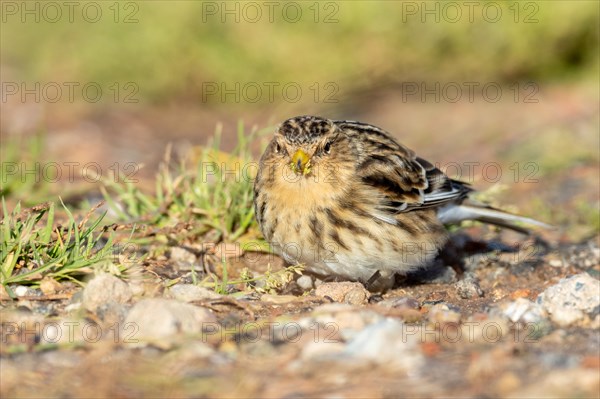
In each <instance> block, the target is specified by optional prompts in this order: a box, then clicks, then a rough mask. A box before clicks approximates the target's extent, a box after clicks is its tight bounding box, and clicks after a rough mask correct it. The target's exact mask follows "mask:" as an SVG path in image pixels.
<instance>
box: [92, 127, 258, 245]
mask: <svg viewBox="0 0 600 399" xmlns="http://www.w3.org/2000/svg"><path fill="white" fill-rule="evenodd" d="M263 133H264V130H263V131H261V130H258V129H254V130H253V131H252V132H250V134H245V132H244V126H243V124H242V123H240V125H239V128H238V135H237V138H238V142H237V146H236V147H235V148H234V149H233V151H232V152H231V153H225V152H223V151H221V150H220V147H221V143H220V138H221V130H220V128H217V131H216V133H215V136H214V138H213V139H212V143H211V144H209V145H208V146H207V147H204V148H200V149H197V151H192V152H191V153H190V154H187V155H186V156H185V157H184V158H183V159H181V160H179V161H175V160H173V159H172V158H171V151H170V148H169V149H168V150H167V155H166V157H165V161H164V162H163V163H162V164H161V165H160V166H159V172H158V173H157V175H156V179H155V188H154V191H153V192H151V193H145V192H144V191H143V190H142V189H141V188H140V187H139V186H137V185H135V184H134V183H132V182H118V181H115V180H114V179H110V178H108V179H106V180H105V182H104V183H105V186H104V187H103V188H102V193H103V195H104V198H105V199H106V201H107V203H108V205H109V207H110V209H111V211H112V212H114V214H115V215H116V216H117V218H118V219H119V220H120V221H125V222H131V221H144V222H146V223H149V224H151V225H156V226H167V225H173V224H175V223H178V222H184V221H190V220H195V221H198V222H199V223H198V226H197V231H196V232H195V233H196V234H197V235H202V234H204V233H207V232H208V231H213V232H214V233H213V238H214V239H215V241H228V242H233V241H238V240H240V239H241V238H242V237H243V236H244V235H246V234H248V233H250V234H251V235H252V236H254V237H256V234H253V233H256V228H257V225H256V220H255V218H254V207H253V196H254V194H253V184H254V177H255V174H256V172H257V168H258V164H257V162H256V161H254V160H253V157H252V155H251V154H250V149H249V148H250V143H252V142H253V141H254V140H256V139H257V137H259V136H261V135H262V134H263Z"/></svg>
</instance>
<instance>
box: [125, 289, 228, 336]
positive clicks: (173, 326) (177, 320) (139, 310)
mask: <svg viewBox="0 0 600 399" xmlns="http://www.w3.org/2000/svg"><path fill="white" fill-rule="evenodd" d="M216 321H217V320H216V318H215V316H214V314H213V313H212V312H210V311H209V310H208V309H205V308H201V307H198V306H194V305H190V304H188V303H183V302H179V301H176V300H174V299H162V298H153V299H144V300H141V301H140V302H138V303H136V304H135V305H134V306H133V308H131V310H130V311H129V314H128V315H127V318H126V320H125V326H129V325H135V327H136V329H135V334H134V335H135V336H132V337H131V338H132V339H135V340H141V341H144V340H148V341H152V340H156V339H161V338H165V337H169V336H171V335H175V334H179V333H199V332H201V331H202V328H203V326H204V325H205V324H207V323H210V324H211V325H212V324H214V325H215V326H216Z"/></svg>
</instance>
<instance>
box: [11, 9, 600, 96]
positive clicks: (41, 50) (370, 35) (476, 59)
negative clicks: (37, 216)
mask: <svg viewBox="0 0 600 399" xmlns="http://www.w3.org/2000/svg"><path fill="white" fill-rule="evenodd" d="M2 3H3V6H2V7H3V16H2V18H3V21H2V22H3V24H2V25H3V26H2V63H3V67H4V72H5V73H9V75H10V76H9V77H10V78H11V79H14V80H17V81H23V80H24V81H76V82H98V83H100V84H101V85H102V86H103V87H108V86H110V85H111V84H113V83H114V82H135V83H137V85H138V86H139V88H140V91H139V95H138V96H137V97H139V98H140V99H142V100H144V101H148V102H152V103H158V104H160V103H164V102H166V101H170V100H173V99H185V100H187V101H201V100H202V94H201V90H202V83H203V82H215V81H217V82H221V81H222V82H242V83H244V82H266V81H273V82H288V81H291V82H304V83H306V82H329V81H333V82H340V86H343V90H344V92H355V93H360V91H361V90H372V89H373V88H379V87H382V86H385V85H390V84H397V83H401V82H403V81H414V80H419V81H421V80H425V81H436V80H445V81H482V80H493V81H496V82H501V83H502V82H505V83H506V82H508V83H510V82H515V81H520V80H536V81H539V80H561V79H574V78H580V77H582V75H588V74H589V75H593V76H596V72H597V68H598V25H599V24H600V21H599V18H598V3H597V2H596V1H576V2H572V1H538V2H533V1H521V2H513V1H501V2H498V1H496V2H488V1H477V2H473V3H471V5H468V4H470V3H468V2H466V3H465V2H410V1H405V2H402V1H379V2H377V1H375V2H373V1H339V2H327V1H325V2H320V3H317V2H314V1H302V2H292V5H290V4H289V2H288V3H286V2H274V3H273V4H271V5H269V4H270V3H268V2H220V1H219V2H201V1H147V2H143V1H142V2H129V1H124V2H118V3H117V2H112V1H106V2H96V3H94V2H92V3H94V4H95V5H94V6H90V5H89V4H88V3H90V2H88V3H86V2H76V6H74V7H73V9H72V17H71V15H70V14H69V8H68V7H67V6H64V5H61V4H63V3H61V2H58V3H55V4H59V5H61V6H60V7H48V5H47V4H44V3H43V2H42V3H41V4H40V3H38V5H39V11H38V14H39V15H36V14H35V7H34V4H35V3H36V2H26V3H22V2H9V1H3V2H2ZM13 4H16V8H17V9H16V10H15V9H14V8H13V7H12V5H13ZM86 5H87V7H86ZM26 7H28V8H26ZM27 10H30V11H31V10H34V11H33V14H31V13H30V14H27ZM57 10H58V12H60V16H61V17H60V18H58V20H57V22H53V21H54V20H55V19H56V17H55V16H56V15H57V14H56V12H57ZM98 10H99V12H100V17H99V18H97V15H98ZM298 12H299V13H300V14H298ZM36 17H37V19H39V22H36ZM70 19H71V20H72V21H73V22H71V21H70ZM96 19H97V22H93V21H95V20H96ZM271 20H272V21H273V22H271ZM23 21H25V22H23ZM88 21H92V22H88ZM214 97H215V98H212V97H211V99H213V100H219V99H218V98H217V97H218V96H214ZM107 99H108V97H107ZM261 100H265V101H268V99H267V98H266V96H263V98H262V99H261ZM305 100H306V101H309V100H310V98H306V99H305ZM232 102H233V101H232Z"/></svg>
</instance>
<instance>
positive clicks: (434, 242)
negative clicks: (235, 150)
mask: <svg viewBox="0 0 600 399" xmlns="http://www.w3.org/2000/svg"><path fill="white" fill-rule="evenodd" d="M471 191H473V190H472V189H471V188H470V187H469V185H468V184H466V183H463V182H460V181H457V180H452V179H450V178H449V177H448V176H446V175H445V174H444V173H443V172H442V171H440V170H439V169H438V168H436V167H434V166H433V165H432V164H431V163H429V162H427V161H426V160H424V159H422V158H419V157H417V156H416V155H415V153H414V152H413V151H411V150H410V149H408V148H406V147H404V146H403V145H401V144H400V143H398V142H397V141H396V140H395V139H394V138H393V137H392V136H391V135H390V134H389V133H388V132H386V131H384V130H383V129H380V128H378V127H376V126H372V125H368V124H365V123H360V122H355V121H332V120H328V119H325V118H321V117H317V116H299V117H295V118H291V119H288V120H286V121H285V122H283V123H282V124H281V125H280V126H279V128H278V129H277V131H276V133H275V136H274V137H273V139H272V140H271V142H270V143H269V145H268V147H267V149H266V150H265V152H264V154H263V156H262V158H261V160H260V167H259V171H258V175H257V178H256V181H255V185H254V207H255V213H256V218H257V220H258V223H259V226H260V228H261V230H262V233H263V235H264V237H265V239H266V240H267V241H269V243H270V244H271V246H272V248H273V250H274V251H275V253H277V254H278V255H280V256H282V257H283V258H284V259H285V260H286V261H287V262H289V263H291V264H297V263H300V264H303V265H304V266H305V268H306V270H307V271H309V272H312V273H314V274H317V275H320V276H322V277H325V278H331V277H333V278H336V279H339V280H352V281H360V282H362V283H363V284H365V285H368V286H376V287H377V288H376V289H382V288H389V287H390V286H391V285H392V284H393V281H394V280H393V278H394V274H395V273H406V272H409V271H411V270H415V269H416V268H419V267H422V266H426V265H427V264H428V263H429V262H430V261H431V260H432V259H433V258H434V257H435V256H436V254H437V253H438V251H439V249H440V248H441V247H442V246H443V245H444V243H445V242H446V241H447V239H448V234H447V232H446V229H445V228H444V225H445V224H455V223H459V222H461V221H463V220H478V221H481V222H486V223H491V224H495V225H498V226H502V227H508V228H511V229H514V230H517V231H520V232H526V231H527V230H526V229H524V228H523V227H521V226H520V224H529V225H535V226H543V227H548V226H547V225H545V224H544V223H541V222H538V221H536V220H533V219H529V218H525V217H521V216H517V215H512V214H509V213H506V212H502V211H500V210H497V209H494V208H491V207H489V206H486V205H485V204H477V203H474V202H472V201H470V200H469V199H468V196H469V193H470V192H471ZM376 280H377V284H372V283H373V282H374V281H376Z"/></svg>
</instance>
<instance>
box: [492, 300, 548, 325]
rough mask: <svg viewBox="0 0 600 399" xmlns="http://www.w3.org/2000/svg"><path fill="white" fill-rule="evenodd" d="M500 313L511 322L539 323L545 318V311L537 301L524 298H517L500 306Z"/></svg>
mask: <svg viewBox="0 0 600 399" xmlns="http://www.w3.org/2000/svg"><path fill="white" fill-rule="evenodd" d="M502 313H503V314H504V315H505V316H506V317H508V319H509V320H510V321H512V322H513V323H515V322H517V321H522V322H525V323H539V322H542V321H544V320H546V317H547V316H548V315H547V313H546V311H545V310H544V309H543V308H542V307H541V306H540V305H539V304H537V303H535V302H532V301H530V300H529V299H525V298H518V299H516V300H515V301H513V302H510V303H507V304H505V305H503V306H502Z"/></svg>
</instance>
